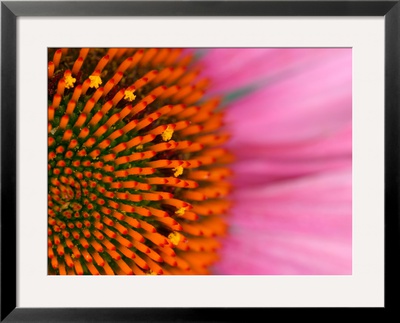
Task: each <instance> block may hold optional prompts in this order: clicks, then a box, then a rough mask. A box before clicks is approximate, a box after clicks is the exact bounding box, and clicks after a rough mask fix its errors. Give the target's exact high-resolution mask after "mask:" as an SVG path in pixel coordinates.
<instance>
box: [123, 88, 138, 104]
mask: <svg viewBox="0 0 400 323" xmlns="http://www.w3.org/2000/svg"><path fill="white" fill-rule="evenodd" d="M133 92H134V91H128V90H125V92H124V94H125V96H124V99H125V100H127V101H129V102H132V101H133V100H135V99H136V95H134V94H133Z"/></svg>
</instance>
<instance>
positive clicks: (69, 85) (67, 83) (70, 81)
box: [64, 75, 76, 89]
mask: <svg viewBox="0 0 400 323" xmlns="http://www.w3.org/2000/svg"><path fill="white" fill-rule="evenodd" d="M64 81H65V88H66V89H70V88H72V87H74V83H75V82H76V78H73V77H72V76H71V75H67V76H65V77H64Z"/></svg>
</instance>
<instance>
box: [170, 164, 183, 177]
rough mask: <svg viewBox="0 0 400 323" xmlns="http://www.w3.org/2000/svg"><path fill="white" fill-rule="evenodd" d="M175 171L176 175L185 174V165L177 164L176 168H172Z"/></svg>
mask: <svg viewBox="0 0 400 323" xmlns="http://www.w3.org/2000/svg"><path fill="white" fill-rule="evenodd" d="M172 170H173V171H174V172H175V173H174V176H175V177H178V176H179V175H182V174H183V167H182V166H177V167H175V168H173V169H172Z"/></svg>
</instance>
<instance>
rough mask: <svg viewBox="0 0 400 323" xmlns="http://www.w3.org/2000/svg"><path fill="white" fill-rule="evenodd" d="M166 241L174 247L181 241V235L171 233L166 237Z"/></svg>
mask: <svg viewBox="0 0 400 323" xmlns="http://www.w3.org/2000/svg"><path fill="white" fill-rule="evenodd" d="M168 239H169V241H171V243H172V244H173V245H175V246H176V245H178V243H179V241H181V235H180V234H179V233H178V232H172V233H170V234H169V235H168Z"/></svg>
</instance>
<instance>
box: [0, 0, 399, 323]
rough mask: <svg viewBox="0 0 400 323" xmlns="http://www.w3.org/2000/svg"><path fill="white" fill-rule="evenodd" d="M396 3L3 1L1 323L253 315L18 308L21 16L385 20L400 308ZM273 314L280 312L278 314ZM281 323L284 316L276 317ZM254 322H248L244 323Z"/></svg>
mask: <svg viewBox="0 0 400 323" xmlns="http://www.w3.org/2000/svg"><path fill="white" fill-rule="evenodd" d="M398 2H399V1H398V0H395V1H385V0H382V1H361V0H360V1H99V2H96V6H93V1H90V2H85V1H66V2H60V1H2V2H1V110H0V113H1V126H0V127H1V146H0V149H1V151H0V153H1V201H0V202H1V254H0V256H1V259H0V260H1V263H0V264H1V295H0V297H1V317H0V319H1V321H2V322H3V321H4V322H190V321H192V322H204V321H212V322H231V321H234V320H235V318H237V317H238V315H240V314H245V315H253V314H252V313H248V312H251V311H254V310H258V311H262V310H270V309H264V308H263V309H259V308H258V309H255V308H18V307H17V306H16V299H17V290H16V288H17V285H16V284H17V277H16V272H17V268H16V246H17V236H16V205H17V178H16V176H17V166H16V165H17V160H16V151H17V138H16V129H17V124H16V117H17V114H16V104H17V103H16V101H17V98H16V87H17V76H16V73H17V71H16V69H17V67H16V54H17V48H16V44H17V24H16V23H17V18H18V17H20V16H32V17H39V16H41V17H45V16H54V17H57V16H187V17H190V16H326V17H328V16H381V17H384V18H385V156H384V158H385V175H384V176H385V178H384V180H385V192H384V194H385V306H384V309H385V310H389V309H391V310H396V309H397V307H399V305H398V304H399V300H400V298H399V297H398V290H399V287H400V284H399V281H400V280H399V272H400V271H399V269H400V267H399V265H398V262H399V261H398V257H399V255H400V252H399V251H400V248H399V246H400V239H399V236H400V235H399V232H400V216H399V200H400V199H399V198H400V195H399V193H400V192H399V181H400V172H399V162H400V160H399V146H400V137H399V128H400V127H399V120H400V78H399V75H400V25H399V20H400V4H399V3H398ZM277 310H279V309H277ZM279 315H281V317H282V315H283V316H286V312H284V311H280V314H279ZM247 317H253V316H247Z"/></svg>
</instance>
